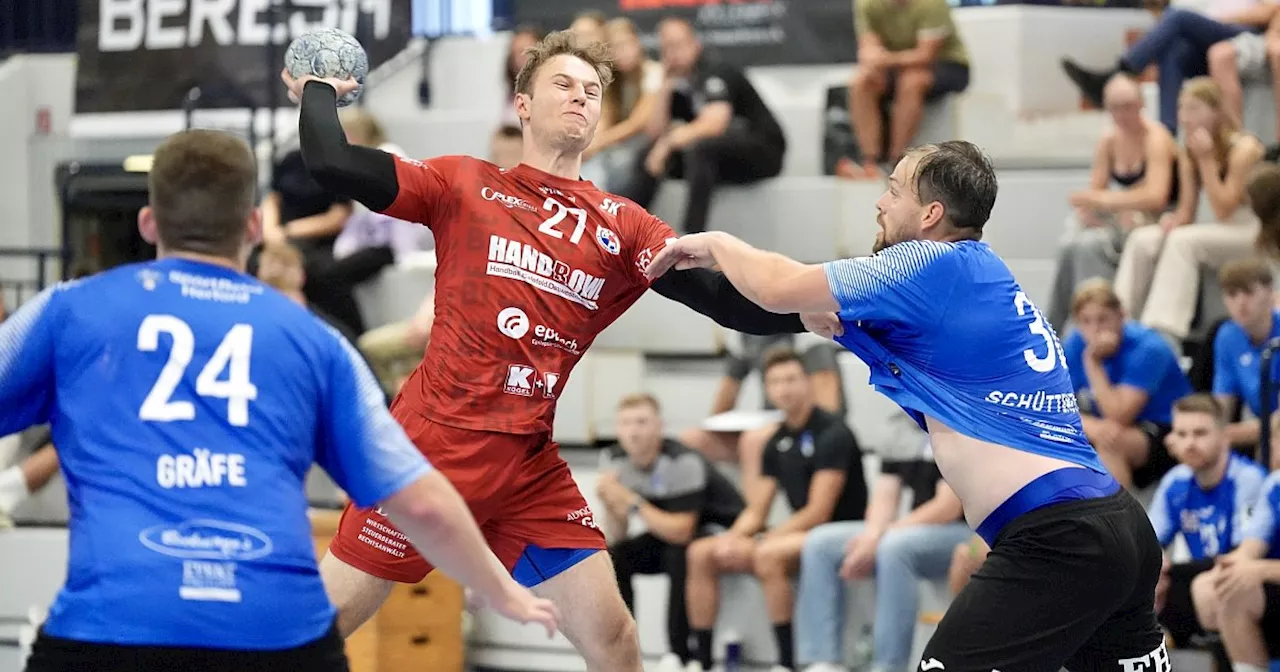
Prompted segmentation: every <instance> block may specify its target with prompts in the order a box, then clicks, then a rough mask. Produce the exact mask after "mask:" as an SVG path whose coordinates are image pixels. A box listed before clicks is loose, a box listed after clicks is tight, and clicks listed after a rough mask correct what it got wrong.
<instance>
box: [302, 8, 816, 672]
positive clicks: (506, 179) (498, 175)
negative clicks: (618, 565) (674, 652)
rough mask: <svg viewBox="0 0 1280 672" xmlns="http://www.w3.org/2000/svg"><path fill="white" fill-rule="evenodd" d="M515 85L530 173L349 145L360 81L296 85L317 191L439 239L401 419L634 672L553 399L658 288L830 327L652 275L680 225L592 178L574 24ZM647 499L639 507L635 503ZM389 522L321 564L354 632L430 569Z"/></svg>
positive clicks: (580, 50)
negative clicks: (426, 322)
mask: <svg viewBox="0 0 1280 672" xmlns="http://www.w3.org/2000/svg"><path fill="white" fill-rule="evenodd" d="M528 55H529V60H528V62H527V64H526V65H525V66H524V68H523V69H522V70H521V71H520V73H519V75H518V77H517V78H516V84H515V106H516V110H517V112H518V113H519V115H520V120H521V124H522V126H523V131H524V149H523V156H522V163H521V164H520V165H518V166H517V167H515V168H513V169H510V170H502V169H499V168H498V167H497V166H494V165H493V164H491V163H489V162H487V161H482V160H479V159H474V158H470V157H465V156H445V157H439V158H435V159H430V160H427V161H422V162H419V161H414V160H410V159H403V158H397V157H394V156H392V155H391V154H387V153H384V152H381V151H378V150H375V149H370V148H366V147H357V146H352V145H350V144H349V143H347V141H346V139H345V136H344V134H343V131H342V127H341V125H340V123H339V121H338V116H337V111H336V101H337V98H338V96H341V95H343V94H345V93H346V92H348V91H350V90H352V89H354V88H355V82H354V81H345V82H344V81H340V80H332V79H331V80H319V79H316V78H314V77H302V78H298V79H294V78H292V77H290V76H289V74H288V73H287V72H286V73H284V75H283V78H284V80H285V84H286V85H287V86H288V87H289V91H290V96H291V97H292V98H293V99H294V100H297V101H300V102H301V104H302V110H301V117H300V120H299V131H300V140H301V145H302V154H303V157H304V158H305V160H306V163H307V167H308V169H309V170H310V172H311V174H312V175H313V177H314V178H315V179H316V180H317V181H318V182H319V183H320V184H322V185H323V186H325V187H326V188H328V189H331V190H333V191H335V192H338V193H342V194H344V195H347V196H350V197H351V198H354V199H356V200H358V201H360V202H362V203H364V204H365V205H367V206H368V207H369V208H370V209H372V210H375V211H378V212H384V213H386V214H388V215H391V216H393V217H396V218H399V219H404V220H409V221H414V222H421V223H422V224H424V225H426V226H428V227H430V229H431V231H432V233H434V234H435V240H436V248H437V249H436V251H437V254H438V258H439V265H438V267H437V269H436V321H435V326H434V328H433V330H432V334H431V343H430V345H429V346H428V348H427V352H426V356H425V358H424V359H423V361H422V363H421V365H419V367H418V368H417V370H416V371H414V373H413V374H412V375H411V376H410V378H409V379H408V381H407V382H406V383H405V385H404V387H403V389H402V390H401V392H400V394H399V396H398V397H397V398H396V399H395V402H394V403H393V405H392V414H393V415H394V416H395V418H396V420H397V421H399V422H400V423H401V424H402V425H403V426H404V428H405V430H406V431H407V433H408V434H409V437H410V438H411V439H413V440H414V443H415V444H416V445H417V446H418V448H419V449H420V450H421V451H422V452H423V453H425V454H426V455H427V456H428V458H429V459H430V460H431V463H432V464H433V465H435V466H436V468H438V469H439V470H440V471H441V472H442V473H444V474H445V475H446V476H448V478H449V480H450V481H451V482H452V483H453V484H454V486H456V487H457V489H458V491H459V492H461V493H462V495H463V497H464V498H465V499H466V500H467V503H468V504H469V505H470V507H471V510H472V512H473V514H474V515H475V517H476V520H477V522H479V523H480V526H481V530H482V531H483V532H484V533H485V535H486V539H487V540H488V542H489V545H490V548H491V549H492V550H493V552H494V554H495V555H496V556H497V560H498V561H500V562H501V563H502V564H504V565H505V566H506V568H507V569H508V570H509V571H510V572H511V573H512V575H513V576H514V577H515V578H516V579H518V580H519V581H520V582H521V583H523V584H524V585H526V586H530V587H533V589H534V592H536V593H537V594H539V595H541V596H543V597H547V598H549V599H551V600H553V601H554V602H555V603H556V605H557V607H558V608H559V610H560V613H561V614H562V618H561V620H560V626H561V631H562V632H564V633H565V635H566V636H567V637H568V639H569V640H570V641H571V642H572V643H573V644H574V646H576V647H577V649H578V651H579V653H581V654H582V655H583V657H584V658H585V659H586V662H587V669H589V670H593V671H597V670H598V671H601V672H605V671H607V672H638V671H640V670H641V669H642V667H641V662H640V649H639V641H638V639H637V637H636V628H635V622H634V620H633V619H632V618H631V615H630V614H629V613H628V611H627V609H626V606H625V605H624V604H623V601H622V599H621V596H620V595H619V593H618V590H617V584H616V581H615V577H614V571H613V568H612V566H611V564H610V561H609V557H608V554H607V553H601V552H600V551H602V550H604V549H605V548H606V545H605V538H604V535H603V534H602V533H601V532H600V530H599V529H598V528H597V527H596V524H595V522H594V519H593V515H592V512H591V510H590V508H589V507H588V506H587V502H586V500H585V499H583V496H582V494H581V493H580V492H579V490H578V487H577V484H576V483H575V482H574V480H573V477H572V475H571V474H570V472H569V467H568V465H567V464H565V462H564V460H563V459H561V458H560V455H559V450H558V448H557V445H556V444H555V442H554V441H553V440H552V436H551V428H552V419H553V416H554V413H555V404H556V397H557V395H559V393H560V391H561V390H563V389H564V385H565V381H566V379H567V378H568V376H569V372H570V371H571V370H572V369H573V366H574V365H575V364H576V363H577V362H578V360H579V359H580V358H581V356H582V353H583V352H584V351H585V350H586V349H587V348H588V347H590V345H591V342H592V341H593V340H595V338H596V336H597V335H598V334H599V333H600V332H601V331H602V330H604V329H605V327H608V326H609V325H610V324H611V323H613V321H614V320H616V319H617V318H618V316H620V315H621V314H622V313H623V312H624V311H626V310H627V308H628V307H630V306H631V305H632V304H634V303H635V302H636V300H637V299H639V298H640V296H641V295H642V294H643V293H644V292H645V291H646V290H648V289H649V288H650V287H652V288H653V289H654V290H655V291H657V292H659V293H660V294H662V295H663V296H666V297H668V298H671V299H674V300H677V301H680V302H681V303H684V304H685V305H688V306H690V307H691V308H693V309H694V310H697V311H698V312H700V313H703V314H705V315H707V316H709V317H711V318H712V319H714V320H716V321H717V322H718V323H720V324H722V325H724V326H726V327H729V328H732V329H735V330H738V331H743V332H748V333H756V334H770V333H794V332H800V331H803V330H804V329H805V328H806V326H808V327H810V328H811V329H812V330H814V331H815V332H819V333H821V332H824V331H827V333H828V334H829V333H830V332H829V331H828V330H831V329H834V328H836V326H834V325H838V323H837V322H836V320H835V316H834V315H814V316H806V319H805V320H801V318H800V316H798V315H794V314H792V315H779V314H775V313H770V312H768V311H765V310H763V309H761V308H759V307H757V306H756V305H755V304H753V303H752V302H750V301H748V300H746V299H745V298H744V297H743V296H742V295H741V294H740V293H738V292H737V290H735V289H733V287H732V285H731V284H730V283H728V282H727V281H726V280H725V278H724V277H723V276H722V275H720V274H719V273H714V272H711V271H707V270H703V269H694V270H691V271H680V272H674V273H668V274H666V275H664V276H663V277H662V278H660V279H657V280H654V281H653V282H652V284H651V283H650V281H649V280H648V279H646V277H645V274H644V271H645V269H646V268H647V267H648V264H649V262H650V260H651V259H652V258H653V255H654V254H656V253H657V252H658V251H659V250H661V249H662V248H663V247H664V246H665V245H666V244H667V240H668V239H672V238H675V233H674V232H673V231H672V230H671V228H670V227H668V226H667V225H666V224H665V223H663V222H662V221H661V220H659V219H658V218H656V217H654V216H653V215H651V214H649V213H648V212H646V211H645V210H644V209H642V208H640V207H639V206H637V205H636V204H635V203H633V202H631V201H628V200H627V199H625V198H621V197H618V196H613V195H610V194H606V193H603V192H601V191H600V190H599V189H597V188H596V187H595V185H593V184H592V183H591V182H588V181H585V180H582V179H580V178H579V169H580V167H581V163H582V152H583V150H584V149H586V148H587V146H588V145H590V144H591V140H592V138H593V136H594V134H595V129H596V124H597V122H598V121H599V119H600V101H601V99H602V96H603V94H604V89H605V87H606V86H608V84H609V79H610V76H611V69H610V63H609V60H608V51H607V49H606V48H605V47H604V45H602V44H599V43H595V42H582V41H579V38H577V37H575V36H574V35H573V34H571V33H569V32H567V31H564V32H559V33H553V34H552V35H550V36H548V37H547V38H546V39H544V40H543V41H542V42H540V43H538V44H537V45H535V46H533V47H531V48H530V49H529V51H528ZM636 505H640V504H639V502H638V501H637V502H636ZM431 569H432V568H431V566H430V565H428V564H427V563H426V561H424V560H423V559H422V557H421V556H419V555H418V554H417V553H416V552H414V550H413V548H412V546H410V545H409V544H408V543H407V542H406V541H405V539H404V537H403V536H402V535H401V534H400V533H399V532H398V531H397V530H396V529H395V526H394V525H392V524H391V522H390V521H388V520H387V518H386V517H385V516H383V515H382V514H381V513H380V512H378V511H377V510H370V509H357V508H353V507H348V509H347V510H346V511H345V512H344V514H343V519H342V524H341V526H340V529H339V532H338V535H337V536H336V537H335V539H334V540H333V543H332V545H331V547H330V549H329V554H328V556H326V557H325V558H324V560H323V562H322V563H321V571H322V573H323V575H324V579H325V583H326V585H327V586H328V588H329V591H330V595H331V597H332V599H333V600H334V602H335V603H336V604H337V605H338V608H339V612H340V617H339V627H340V628H341V630H342V632H343V634H350V633H351V632H352V631H354V630H355V629H356V628H357V627H358V626H359V625H360V624H361V623H363V622H364V621H365V620H367V619H368V618H369V617H370V616H372V615H373V613H374V612H375V611H377V609H378V607H379V606H380V605H381V604H382V602H383V601H384V600H385V599H386V597H387V595H388V593H389V591H390V589H391V586H392V582H404V583H413V582H417V581H419V580H421V579H422V578H423V577H424V576H426V574H427V573H428V572H429V571H431Z"/></svg>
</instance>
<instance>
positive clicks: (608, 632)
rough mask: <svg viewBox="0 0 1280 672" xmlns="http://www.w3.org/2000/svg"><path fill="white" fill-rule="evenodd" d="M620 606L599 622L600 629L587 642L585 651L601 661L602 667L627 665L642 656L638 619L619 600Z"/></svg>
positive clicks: (590, 656)
mask: <svg viewBox="0 0 1280 672" xmlns="http://www.w3.org/2000/svg"><path fill="white" fill-rule="evenodd" d="M618 606H619V608H617V609H611V610H610V611H609V613H608V614H607V615H606V616H605V618H604V621H603V622H602V623H600V624H599V629H598V630H597V632H596V633H595V634H594V636H593V637H592V638H591V639H590V641H589V643H585V644H586V647H587V649H588V650H587V651H584V652H583V653H584V654H586V656H587V657H588V658H589V659H590V660H592V661H599V663H600V666H601V667H610V666H613V665H626V664H629V662H628V661H631V660H632V659H638V658H639V656H640V636H639V630H638V629H637V628H636V621H635V619H634V618H632V617H631V614H630V613H629V612H628V611H627V609H626V607H624V606H622V604H621V600H619V605H618Z"/></svg>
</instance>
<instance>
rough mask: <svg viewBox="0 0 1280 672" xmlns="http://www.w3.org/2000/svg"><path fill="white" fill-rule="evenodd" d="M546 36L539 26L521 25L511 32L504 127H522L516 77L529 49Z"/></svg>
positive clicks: (503, 111) (503, 118) (504, 77)
mask: <svg viewBox="0 0 1280 672" xmlns="http://www.w3.org/2000/svg"><path fill="white" fill-rule="evenodd" d="M545 35H546V32H545V31H543V30H542V29H541V28H539V27H538V26H533V25H521V26H517V27H516V29H515V30H514V31H512V32H511V43H510V45H509V46H508V48H507V62H506V64H505V65H504V67H503V72H502V76H503V81H504V82H505V83H506V88H505V89H504V90H505V91H506V94H507V95H505V96H503V103H502V116H501V118H500V120H499V123H500V124H501V125H503V126H515V127H516V128H519V127H520V115H518V114H516V103H515V96H514V94H515V90H516V75H517V74H519V73H520V69H521V68H523V67H524V64H525V62H526V61H528V60H529V55H528V54H526V53H525V50H527V49H528V48H529V47H532V46H533V45H535V44H537V43H538V42H539V41H541V40H542V38H543V37H544V36H545Z"/></svg>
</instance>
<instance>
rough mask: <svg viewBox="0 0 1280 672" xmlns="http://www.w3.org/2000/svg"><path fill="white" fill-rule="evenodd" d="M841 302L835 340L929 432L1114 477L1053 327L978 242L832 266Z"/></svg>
mask: <svg viewBox="0 0 1280 672" xmlns="http://www.w3.org/2000/svg"><path fill="white" fill-rule="evenodd" d="M826 274H827V280H828V282H829V283H830V285H831V293H832V296H834V297H835V299H836V301H838V302H839V304H840V307H841V309H840V319H841V321H842V322H843V323H844V335H843V336H841V337H839V338H838V339H837V341H838V342H839V343H840V344H841V345H843V346H844V347H846V348H848V349H849V350H850V351H852V352H853V353H854V354H856V355H858V357H860V358H861V359H862V360H863V361H865V362H866V363H867V366H868V367H869V368H870V370H871V383H872V384H873V385H875V387H876V389H877V390H879V391H880V392H881V393H883V394H885V395H886V396H888V397H889V398H890V399H892V400H893V401H895V402H896V403H897V404H898V405H899V406H901V407H902V408H903V409H904V410H906V411H907V413H909V414H910V415H912V417H914V418H915V419H916V421H917V422H918V423H920V426H921V427H924V426H925V424H924V416H929V417H932V418H934V419H936V420H938V421H940V422H941V423H943V424H944V425H946V426H948V427H950V428H952V429H954V430H956V431H957V432H960V433H961V434H964V435H966V436H969V437H972V438H975V439H979V440H982V441H988V442H991V443H995V444H999V445H1002V446H1008V447H1010V448H1015V449H1017V450H1023V451H1027V452H1031V453H1036V454H1039V455H1045V456H1048V457H1053V458H1057V459H1060V460H1065V461H1067V462H1072V463H1075V464H1078V465H1081V466H1084V467H1087V468H1089V469H1091V470H1093V471H1094V472H1096V473H1097V474H1100V475H1103V474H1107V473H1108V472H1107V470H1106V468H1105V467H1103V466H1102V462H1101V461H1099V459H1098V455H1097V453H1096V452H1095V451H1094V449H1093V447H1092V446H1091V445H1090V444H1089V442H1088V440H1087V439H1086V438H1085V434H1084V428H1083V427H1082V426H1081V424H1080V413H1079V410H1078V408H1077V406H1076V396H1075V392H1074V390H1073V389H1072V386H1071V376H1070V374H1069V372H1068V371H1067V364H1066V357H1064V356H1063V352H1062V346H1061V344H1060V343H1059V342H1058V338H1057V336H1056V335H1054V332H1053V329H1052V328H1051V327H1050V326H1049V323H1048V322H1046V321H1045V319H1044V318H1043V316H1041V314H1040V310H1039V309H1038V308H1036V306H1035V305H1034V304H1032V302H1031V300H1030V299H1029V298H1027V295H1026V294H1025V293H1024V292H1023V291H1022V289H1021V287H1019V286H1018V283H1017V282H1016V281H1015V280H1014V279H1013V275H1012V274H1011V273H1010V272H1009V268H1008V267H1007V266H1005V264H1004V262H1003V261H1001V259H1000V258H999V257H998V256H996V254H995V252H993V251H992V250H991V248H990V247H989V246H988V245H987V244H986V243H982V242H977V241H964V242H958V243H942V242H933V241H910V242H905V243H899V244H897V245H893V246H891V247H888V248H886V249H884V250H882V251H881V252H880V253H879V254H877V255H875V256H871V257H859V258H855V259H841V260H838V261H833V262H829V263H828V264H826Z"/></svg>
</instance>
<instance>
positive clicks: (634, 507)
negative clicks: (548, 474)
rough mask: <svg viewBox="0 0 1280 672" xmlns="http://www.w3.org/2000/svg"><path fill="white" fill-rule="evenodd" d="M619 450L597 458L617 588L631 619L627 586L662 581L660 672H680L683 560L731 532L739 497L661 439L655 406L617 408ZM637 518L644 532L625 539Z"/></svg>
mask: <svg viewBox="0 0 1280 672" xmlns="http://www.w3.org/2000/svg"><path fill="white" fill-rule="evenodd" d="M616 426H617V436H618V445H616V446H613V447H611V448H607V449H605V451H604V452H603V453H602V454H601V458H602V459H601V464H600V480H599V484H598V494H599V495H600V499H601V500H602V501H603V502H604V506H605V511H606V512H607V515H606V516H605V517H604V519H603V520H599V519H597V520H598V521H599V522H601V523H602V526H603V528H604V531H605V535H606V536H607V537H608V539H609V554H610V555H611V556H612V557H613V568H614V570H615V571H616V573H617V576H618V588H619V590H620V591H621V592H622V599H623V601H625V602H626V603H627V608H628V609H630V610H631V611H632V612H633V613H634V612H635V597H634V589H633V587H632V585H631V580H632V578H633V577H634V576H635V575H637V574H666V575H667V576H668V577H669V578H670V579H671V588H670V592H669V593H668V597H667V644H668V647H669V649H668V650H669V651H670V652H671V653H669V654H667V655H666V656H664V657H663V659H662V662H661V664H659V666H658V670H659V672H680V671H681V670H683V669H684V668H685V666H686V665H687V664H688V663H689V661H690V656H689V613H688V610H687V608H686V606H685V552H686V550H687V548H688V546H689V543H690V542H692V541H693V540H694V539H697V538H699V537H705V536H707V535H709V534H712V533H714V532H715V531H717V530H723V529H725V528H727V527H728V526H730V525H732V524H733V521H734V520H735V519H737V517H738V515H739V514H741V513H742V509H743V501H742V495H740V494H739V493H738V491H737V490H736V489H734V487H733V484H732V483H730V482H729V480H728V479H727V478H725V477H724V475H723V474H721V473H720V472H719V471H717V470H716V469H715V468H714V467H712V466H711V465H710V464H709V463H708V462H707V460H706V458H704V457H703V456H701V455H699V454H698V453H696V452H694V451H692V450H689V449H688V448H686V447H684V446H682V445H680V444H679V443H678V442H676V441H671V440H664V439H663V437H662V415H661V411H660V409H659V407H658V400H657V399H655V398H653V396H652V395H649V394H634V395H631V396H628V397H626V398H624V399H623V400H622V401H621V402H620V403H619V404H618V414H617V425H616ZM632 516H637V517H639V519H640V520H641V522H643V523H644V525H645V528H646V531H645V532H644V533H643V534H640V535H639V536H634V537H632V536H628V534H627V528H628V523H629V521H630V519H631V517H632Z"/></svg>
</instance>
